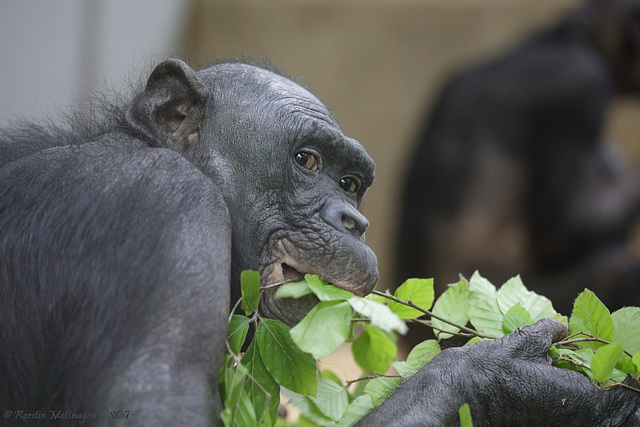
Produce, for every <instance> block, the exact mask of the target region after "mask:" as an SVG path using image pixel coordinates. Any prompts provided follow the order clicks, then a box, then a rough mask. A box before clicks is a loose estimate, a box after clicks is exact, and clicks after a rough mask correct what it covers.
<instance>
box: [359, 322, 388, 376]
mask: <svg viewBox="0 0 640 427" xmlns="http://www.w3.org/2000/svg"><path fill="white" fill-rule="evenodd" d="M351 351H352V352H353V358H354V359H355V361H356V363H357V364H358V365H359V366H360V367H361V368H362V369H363V370H364V371H365V372H366V373H372V372H378V373H384V372H386V371H387V369H389V366H391V362H393V358H394V357H395V356H396V353H397V352H398V348H397V347H396V345H395V344H394V343H393V342H392V341H391V340H390V339H389V337H388V336H387V335H386V334H385V333H384V332H383V331H382V330H380V329H379V328H376V327H375V326H370V325H366V326H365V327H364V331H363V332H362V334H360V336H359V337H358V339H356V340H355V341H354V342H353V343H352V344H351Z"/></svg>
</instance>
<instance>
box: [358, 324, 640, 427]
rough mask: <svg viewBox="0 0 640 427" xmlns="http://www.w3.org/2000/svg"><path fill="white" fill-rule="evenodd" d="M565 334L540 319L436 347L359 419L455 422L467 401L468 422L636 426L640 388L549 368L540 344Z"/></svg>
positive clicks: (396, 422) (639, 422)
mask: <svg viewBox="0 0 640 427" xmlns="http://www.w3.org/2000/svg"><path fill="white" fill-rule="evenodd" d="M567 333H568V331H567V327H566V326H565V325H564V324H562V323H560V322H558V321H555V320H551V319H543V320H540V321H539V322H537V323H536V324H535V325H533V326H528V327H524V328H521V329H518V330H517V331H515V332H514V333H512V334H509V335H507V336H504V337H502V338H499V339H496V340H487V341H482V342H479V343H477V344H474V345H471V346H468V347H460V348H451V349H447V350H444V351H443V352H442V353H440V354H438V355H437V356H436V357H434V358H433V360H432V361H431V362H429V363H428V364H427V365H426V366H425V367H424V368H422V369H421V370H420V371H419V372H418V373H417V374H415V375H414V376H413V377H411V378H410V379H409V380H408V381H407V382H406V383H405V384H404V385H402V387H400V388H399V389H398V391H397V392H396V393H395V394H394V395H393V396H391V397H390V398H389V399H388V400H387V401H385V402H384V403H383V404H382V405H380V406H379V407H378V408H376V409H375V410H374V411H372V412H371V413H370V414H369V415H367V417H365V418H364V419H363V420H362V421H361V422H360V425H364V426H373V425H385V426H449V425H459V417H458V409H459V408H460V406H461V405H462V404H464V403H468V404H469V406H470V407H471V416H472V418H473V425H474V426H475V427H479V426H581V427H584V426H640V393H638V392H635V391H632V390H629V389H625V388H622V387H616V388H614V389H611V390H604V391H603V390H600V389H598V387H596V386H595V385H594V384H592V383H591V381H589V379H588V378H587V377H586V376H584V375H582V374H580V373H577V372H574V371H570V370H567V369H559V368H555V367H553V366H551V358H550V356H549V355H548V354H547V350H548V349H549V346H550V345H551V343H552V342H555V341H559V340H560V339H562V338H563V337H565V336H566V335H567ZM627 381H633V382H634V383H635V380H634V379H632V378H630V377H628V378H627ZM630 384H631V383H630ZM635 385H636V386H637V385H638V384H637V383H635Z"/></svg>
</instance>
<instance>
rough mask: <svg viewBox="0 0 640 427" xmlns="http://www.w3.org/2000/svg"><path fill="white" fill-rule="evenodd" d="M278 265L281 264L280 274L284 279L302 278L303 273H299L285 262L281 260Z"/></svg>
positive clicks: (292, 280) (296, 280) (291, 280)
mask: <svg viewBox="0 0 640 427" xmlns="http://www.w3.org/2000/svg"><path fill="white" fill-rule="evenodd" d="M280 265H281V266H282V276H283V277H284V280H286V281H288V282H299V281H300V280H302V279H304V274H302V273H300V272H299V271H298V270H296V269H295V268H293V267H291V266H290V265H289V264H287V263H286V262H283V263H282V264H280Z"/></svg>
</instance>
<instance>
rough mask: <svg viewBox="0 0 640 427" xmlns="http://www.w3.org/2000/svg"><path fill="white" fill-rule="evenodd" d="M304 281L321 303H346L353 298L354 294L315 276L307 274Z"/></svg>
mask: <svg viewBox="0 0 640 427" xmlns="http://www.w3.org/2000/svg"><path fill="white" fill-rule="evenodd" d="M304 280H305V282H307V284H308V285H309V289H311V291H312V292H313V293H314V294H316V296H317V297H318V299H319V300H320V301H346V300H348V299H349V298H351V297H352V296H353V293H352V292H349V291H347V290H345V289H341V288H339V287H337V286H334V285H332V284H330V283H328V282H326V281H324V280H322V279H321V278H320V277H318V276H315V275H313V274H305V275H304Z"/></svg>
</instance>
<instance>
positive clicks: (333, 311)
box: [291, 301, 351, 359]
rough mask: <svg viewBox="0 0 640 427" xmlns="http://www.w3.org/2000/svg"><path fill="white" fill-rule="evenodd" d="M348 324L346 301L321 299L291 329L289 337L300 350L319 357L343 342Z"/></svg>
mask: <svg viewBox="0 0 640 427" xmlns="http://www.w3.org/2000/svg"><path fill="white" fill-rule="evenodd" d="M350 326H351V306H350V305H349V303H348V302H346V301H321V302H320V303H318V304H316V306H315V307H313V309H311V311H310V312H309V313H308V314H307V315H306V316H305V317H304V318H303V319H302V320H301V321H300V322H299V323H298V324H297V325H296V326H294V327H293V329H291V338H293V341H294V342H295V343H296V345H297V346H298V347H300V349H301V350H302V351H304V352H306V353H309V354H311V355H312V356H313V357H315V358H316V359H320V358H321V357H324V356H328V355H330V354H331V353H333V352H334V351H336V350H337V348H338V347H340V345H341V344H343V343H344V342H345V339H346V337H347V334H348V333H349V327H350Z"/></svg>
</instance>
